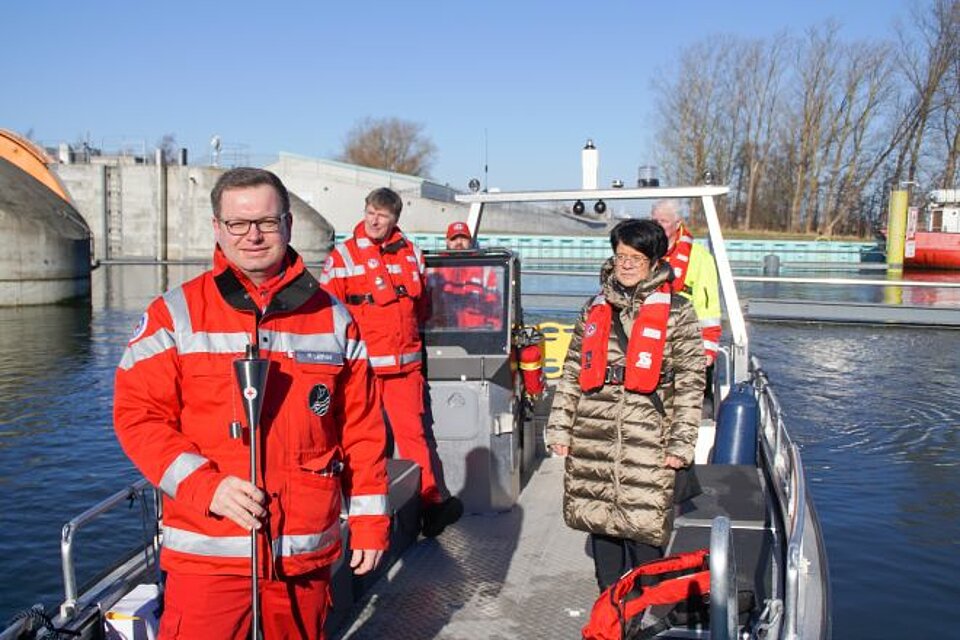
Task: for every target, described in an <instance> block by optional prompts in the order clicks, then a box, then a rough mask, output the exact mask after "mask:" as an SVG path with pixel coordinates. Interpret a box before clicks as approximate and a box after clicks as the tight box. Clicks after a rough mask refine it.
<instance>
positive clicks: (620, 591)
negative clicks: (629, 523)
mask: <svg viewBox="0 0 960 640" xmlns="http://www.w3.org/2000/svg"><path fill="white" fill-rule="evenodd" d="M707 556H708V551H707V550H706V549H700V550H699V551H691V552H689V553H681V554H677V555H673V556H668V557H666V558H663V559H661V560H654V561H653V562H648V563H646V564H642V565H640V566H639V567H637V568H636V569H633V570H632V571H630V572H628V573H626V574H624V575H623V576H622V577H621V578H620V579H619V580H617V581H616V582H614V583H613V584H612V585H611V586H610V587H608V588H607V589H606V590H605V591H604V592H603V593H601V594H600V596H599V597H598V598H597V601H596V602H595V603H594V605H593V611H591V612H590V621H589V622H587V625H586V626H585V627H584V628H583V630H582V631H581V633H582V634H583V640H620V639H621V638H623V634H624V631H625V630H626V626H627V624H628V623H629V621H630V620H632V619H633V618H635V617H636V616H637V615H639V614H640V613H642V612H643V610H644V609H646V608H647V607H649V606H652V605H661V604H675V603H679V602H683V601H685V600H694V601H701V602H702V599H703V596H704V595H706V594H707V593H709V592H710V568H709V560H708V558H707ZM677 571H683V572H685V573H683V574H681V575H679V576H677V577H675V578H670V579H669V580H663V581H661V582H659V583H658V584H655V585H652V586H641V578H642V577H643V576H658V575H663V574H669V573H674V572H677ZM637 591H639V594H637ZM628 596H629V597H631V598H632V599H630V600H628V599H627V598H628Z"/></svg>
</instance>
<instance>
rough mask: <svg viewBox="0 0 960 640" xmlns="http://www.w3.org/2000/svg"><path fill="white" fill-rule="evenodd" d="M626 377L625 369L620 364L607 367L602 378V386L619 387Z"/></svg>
mask: <svg viewBox="0 0 960 640" xmlns="http://www.w3.org/2000/svg"><path fill="white" fill-rule="evenodd" d="M625 375H626V367H624V366H623V365H622V364H610V365H607V370H606V372H605V373H604V376H603V384H613V385H621V384H623V379H624V376H625Z"/></svg>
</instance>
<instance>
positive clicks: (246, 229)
mask: <svg viewBox="0 0 960 640" xmlns="http://www.w3.org/2000/svg"><path fill="white" fill-rule="evenodd" d="M286 217H287V214H285V213H281V214H280V215H278V216H270V217H269V218H260V219H259V220H224V219H223V218H218V219H217V221H218V222H219V223H220V224H222V225H223V226H224V227H226V228H227V233H229V234H230V235H232V236H245V235H247V234H248V233H250V227H251V225H253V226H256V227H257V231H259V232H260V233H276V232H278V231H279V230H280V223H281V222H282V221H283V219H284V218H286Z"/></svg>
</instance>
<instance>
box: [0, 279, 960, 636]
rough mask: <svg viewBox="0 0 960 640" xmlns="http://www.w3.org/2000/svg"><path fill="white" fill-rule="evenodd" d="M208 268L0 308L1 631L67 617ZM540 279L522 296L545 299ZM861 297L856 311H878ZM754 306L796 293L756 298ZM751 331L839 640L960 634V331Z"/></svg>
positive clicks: (115, 544) (771, 289) (770, 291)
mask: <svg viewBox="0 0 960 640" xmlns="http://www.w3.org/2000/svg"><path fill="white" fill-rule="evenodd" d="M199 269H200V268H199V267H171V268H170V270H169V272H168V273H164V272H163V271H161V269H159V268H157V267H104V268H101V269H98V270H97V271H96V272H95V273H94V282H93V295H92V300H91V301H90V303H88V304H85V305H83V306H80V307H64V306H46V307H35V308H24V309H0V496H2V497H0V623H2V622H5V621H6V620H8V619H9V617H10V616H11V615H13V614H14V613H15V612H16V611H18V610H20V609H22V608H25V607H27V606H29V605H31V604H33V603H35V602H43V603H45V604H48V605H55V604H57V603H59V602H60V601H61V600H62V598H63V594H62V586H61V584H62V581H61V577H60V557H59V539H60V527H61V526H62V524H63V523H64V522H66V521H67V520H69V519H70V518H71V517H73V516H75V515H77V514H79V513H80V512H81V511H83V510H84V509H86V508H87V507H89V506H91V505H92V504H93V503H95V502H97V501H98V500H101V499H103V498H105V497H107V496H108V495H110V494H112V493H113V492H114V491H116V490H118V489H119V488H121V487H122V486H123V485H124V484H126V483H129V482H132V481H134V480H135V479H137V478H138V474H137V472H136V471H135V470H134V469H133V467H132V466H131V465H130V463H129V462H128V461H127V459H126V458H125V457H124V455H123V453H122V452H121V451H120V448H119V446H118V445H117V443H116V440H115V439H114V436H113V432H112V428H111V426H110V424H111V402H112V387H113V370H114V367H115V366H116V364H117V362H118V360H119V358H120V355H121V353H122V350H123V346H124V344H125V342H126V339H127V337H128V335H129V334H130V333H131V331H132V329H133V327H134V325H135V324H136V322H137V319H138V318H139V317H140V314H141V313H142V312H143V309H144V307H145V306H146V305H147V303H148V302H149V301H150V299H151V298H152V297H153V296H154V295H155V293H156V292H157V291H160V290H162V289H163V288H165V287H166V286H167V284H168V283H171V284H176V283H178V282H180V281H182V280H184V279H185V278H187V277H189V276H190V275H192V274H193V273H196V272H198V271H199ZM536 280H537V278H531V279H529V280H528V281H525V291H528V292H530V291H537V290H546V289H549V288H550V287H549V286H548V285H547V283H546V282H545V281H541V282H536ZM561 288H563V286H561ZM866 289H867V288H866V287H863V288H859V289H858V288H854V290H853V291H851V293H854V294H856V295H854V296H852V297H854V298H857V299H860V300H864V299H866V300H870V299H874V297H875V296H876V294H875V293H873V292H870V291H867V290H866ZM745 291H746V292H747V294H748V295H750V289H749V288H745ZM752 295H757V296H763V297H776V296H777V295H788V296H789V297H797V292H796V290H795V289H790V290H787V289H784V290H783V291H781V290H778V289H777V287H776V286H772V285H762V291H761V290H758V289H754V290H753V293H752ZM801 295H803V294H801ZM925 295H927V296H928V298H929V296H930V295H932V294H930V293H929V292H928V293H927V294H925ZM951 295H952V294H950V292H944V296H945V298H947V299H949V297H950V296H951ZM750 331H751V340H752V342H751V348H752V350H753V353H754V354H756V355H757V356H758V357H759V358H760V359H761V361H762V363H763V364H764V366H765V368H766V369H767V370H768V372H769V374H770V378H771V380H772V381H773V383H774V385H775V388H776V390H777V392H778V395H779V396H780V399H781V402H782V404H783V406H784V410H785V412H786V414H787V421H788V427H789V429H790V431H791V433H792V435H793V437H794V440H795V441H797V442H798V443H799V444H800V446H801V448H802V454H803V459H804V463H805V465H806V470H807V475H808V478H809V480H810V482H811V490H812V493H813V498H814V500H815V502H816V506H817V508H818V510H819V513H820V517H821V520H822V524H823V532H824V537H825V539H826V543H827V549H828V553H829V561H830V572H831V577H832V587H833V603H834V637H835V638H843V639H846V638H923V637H933V636H942V635H943V631H944V630H945V629H950V628H960V607H957V606H956V600H957V594H958V592H960V589H958V588H957V587H956V586H955V583H956V576H958V575H960V393H958V390H960V368H958V367H957V351H958V347H960V332H957V331H946V330H934V329H906V328H880V327H847V326H818V325H796V324H756V325H754V326H751V327H750ZM121 511H123V513H120V514H118V516H117V518H115V519H114V520H112V521H110V522H108V523H106V524H105V525H104V526H103V527H101V528H99V529H97V528H92V529H90V530H89V531H84V532H82V534H81V536H80V539H79V544H80V551H79V553H80V557H79V567H80V576H79V581H80V582H81V583H82V582H83V581H84V579H86V578H89V577H91V576H92V575H93V574H94V572H95V569H96V567H97V561H98V560H99V559H100V558H101V557H103V556H104V555H107V554H110V553H113V552H114V551H116V550H117V549H123V548H132V547H133V546H134V545H135V544H136V543H137V541H138V539H139V536H140V535H141V533H140V532H141V524H140V519H139V517H138V513H139V509H138V508H137V507H134V508H133V509H131V510H127V509H126V508H124V509H122V510H121ZM107 529H109V532H110V535H104V534H105V532H106V530H107Z"/></svg>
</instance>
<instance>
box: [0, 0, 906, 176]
mask: <svg viewBox="0 0 960 640" xmlns="http://www.w3.org/2000/svg"><path fill="white" fill-rule="evenodd" d="M910 6H911V2H910V1H909V0H833V1H824V0H806V1H804V2H801V1H795V2H786V1H782V0H767V1H763V0H750V1H743V2H737V1H735V0H729V1H728V2H716V1H715V0H714V1H701V0H696V1H693V0H691V1H683V0H676V1H674V2H641V1H639V0H637V1H634V2H627V1H609V2H606V1H604V0H592V1H589V2H587V1H582V2H573V1H570V2H563V1H560V0H555V1H553V2H549V1H541V0H532V1H524V0H512V1H509V0H506V1H501V0H492V1H482V0H475V1H474V2H460V1H456V0H447V1H445V2H442V1H439V0H424V1H417V0H408V1H407V2H387V1H383V2H374V1H372V0H351V1H343V2H322V1H319V0H317V1H315V2H306V1H304V2H292V1H290V2H287V1H283V0H276V1H274V2H256V3H254V2H246V1H245V0H240V1H234V2H223V3H214V2H204V1H202V0H194V1H193V2H183V1H181V0H171V1H167V2H160V1H154V2H134V1H132V0H128V1H126V2H120V1H109V0H104V1H100V2H95V1H87V2H81V1H73V2H62V1H53V0H31V1H30V2H26V1H11V2H5V3H3V5H2V8H0V23H2V24H3V25H4V29H3V31H4V38H3V39H0V71H2V76H0V77H2V81H0V87H2V88H0V127H3V128H8V129H13V130H14V131H18V132H20V133H27V132H28V131H32V134H33V136H34V137H35V138H36V139H37V140H40V141H41V142H43V143H44V144H49V145H52V144H55V143H57V142H59V141H68V142H69V141H75V140H78V139H80V138H83V137H86V136H89V138H90V140H91V141H92V142H93V143H94V144H95V145H97V146H100V145H102V146H103V147H104V148H105V149H107V150H109V149H112V148H116V147H118V146H119V145H120V144H121V143H128V144H132V143H135V142H137V143H139V142H145V143H146V145H147V147H148V149H149V148H151V147H153V146H154V145H156V143H157V142H158V141H159V140H160V138H161V137H162V136H163V135H164V134H166V133H172V134H174V135H175V136H176V139H177V143H178V145H179V146H185V147H188V148H189V150H190V156H191V158H192V159H197V160H199V159H200V158H201V157H203V156H205V155H208V154H209V153H210V147H209V141H210V139H211V137H212V136H213V135H214V134H217V135H219V136H220V137H221V139H222V140H223V141H224V144H225V145H226V146H227V147H231V148H240V149H242V150H243V151H245V152H246V153H248V154H249V156H250V158H251V159H252V160H253V161H256V160H258V159H263V160H264V161H265V160H267V159H268V158H269V156H270V155H272V154H273V155H275V154H276V153H278V152H281V151H286V152H292V153H298V154H302V155H307V156H314V157H333V156H334V155H336V154H337V153H338V152H339V151H340V149H341V148H342V145H343V141H344V138H345V136H346V134H347V132H348V131H349V130H350V128H351V127H352V126H353V125H354V124H355V123H356V122H357V121H358V120H360V119H361V118H364V117H374V118H381V117H399V118H403V119H407V120H412V121H414V122H418V123H421V124H423V125H424V131H425V133H426V135H427V136H429V137H430V138H431V139H432V140H433V142H434V144H436V146H437V150H438V154H437V161H436V163H435V165H434V167H433V171H432V177H433V178H435V179H436V180H437V181H439V182H441V183H449V184H451V185H452V186H455V187H458V188H465V186H466V183H467V181H468V180H469V178H470V177H473V176H476V177H479V178H481V179H482V178H483V175H482V171H483V164H484V163H483V159H484V155H486V157H487V161H488V167H489V174H488V186H490V187H500V188H504V189H547V188H568V187H576V186H579V182H580V155H579V152H580V149H581V148H582V147H583V144H584V142H585V141H586V139H587V138H592V139H593V140H594V141H595V142H596V144H597V147H598V148H599V149H600V168H601V182H602V184H609V181H610V180H611V179H613V178H621V179H623V180H624V181H625V182H627V184H632V183H633V182H634V181H635V180H636V173H637V166H638V165H641V164H647V163H650V162H651V161H652V160H653V152H652V140H653V136H654V125H653V119H654V97H655V96H654V91H653V83H654V81H655V80H656V78H657V77H658V76H659V75H662V74H665V73H668V72H669V71H670V68H671V65H672V64H673V63H674V62H675V61H676V60H677V59H678V57H679V53H680V51H681V50H682V49H683V48H684V47H686V46H688V45H690V44H692V43H694V42H697V41H699V40H701V39H704V38H707V37H709V36H711V35H716V34H730V35H736V36H743V37H764V38H765V37H772V36H774V35H776V34H780V33H783V32H785V31H789V32H791V33H794V34H799V33H801V32H802V31H803V30H804V29H805V28H807V27H809V26H812V25H817V24H820V23H822V22H823V21H825V20H827V19H834V20H836V21H837V22H838V23H839V24H840V25H841V36H842V38H844V39H845V40H856V39H869V38H891V37H893V28H894V22H895V20H896V19H898V18H899V19H907V18H908V13H909V8H910Z"/></svg>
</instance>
